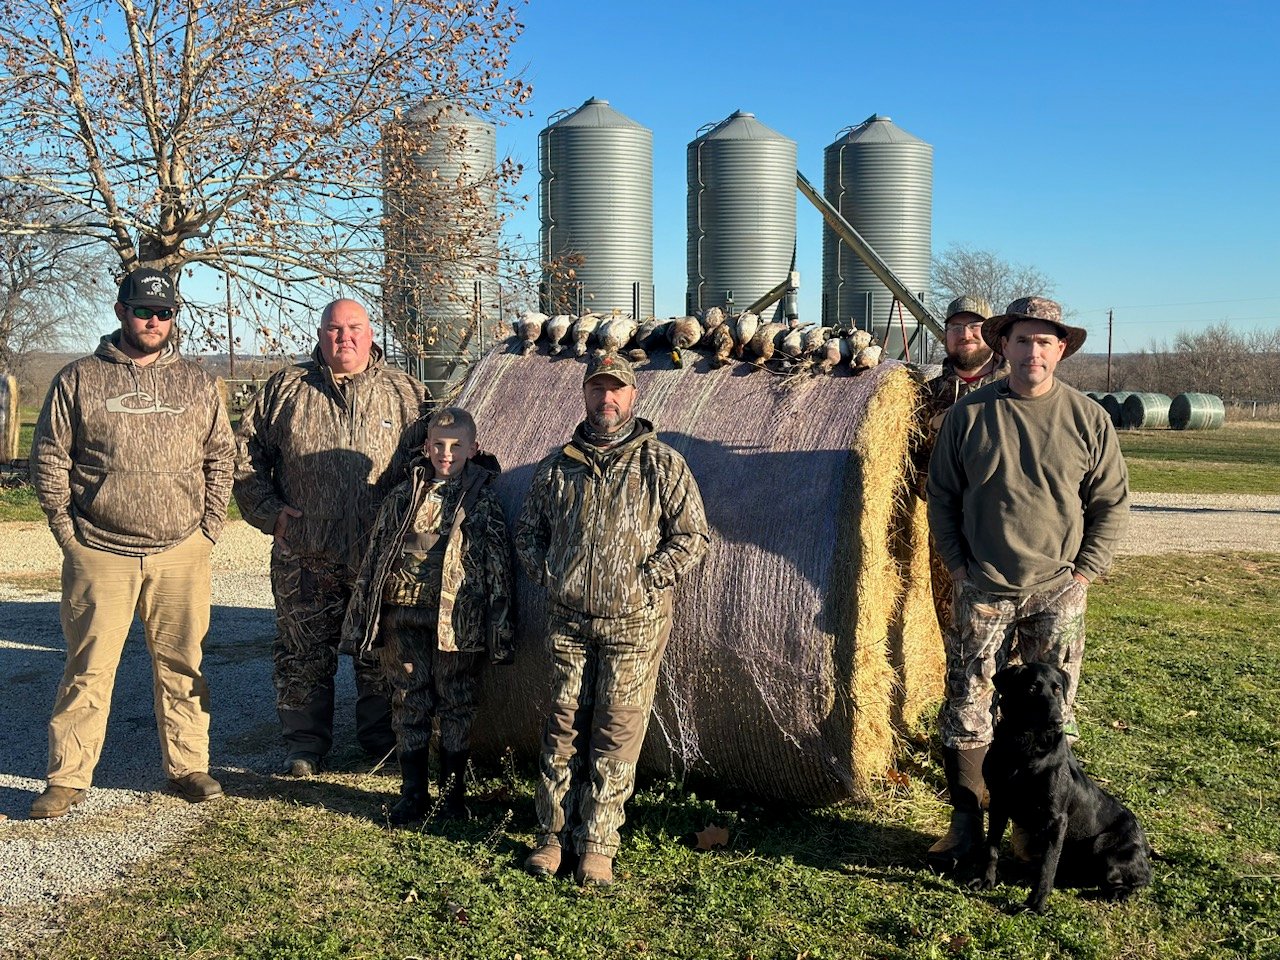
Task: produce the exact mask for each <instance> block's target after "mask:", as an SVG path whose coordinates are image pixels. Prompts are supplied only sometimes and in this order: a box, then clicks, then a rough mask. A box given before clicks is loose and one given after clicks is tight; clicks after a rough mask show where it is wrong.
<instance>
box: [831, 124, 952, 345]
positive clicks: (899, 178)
mask: <svg viewBox="0 0 1280 960" xmlns="http://www.w3.org/2000/svg"><path fill="white" fill-rule="evenodd" d="M823 161H824V162H823V168H824V170H823V173H824V186H823V192H824V194H825V195H826V198H827V200H828V201H829V202H830V203H831V204H832V205H833V206H834V207H835V208H836V209H837V210H839V211H840V214H841V215H842V216H843V217H844V218H845V219H846V220H847V221H849V223H850V224H851V225H852V226H853V228H854V229H855V230H857V231H858V233H859V234H861V235H862V237H863V238H864V239H865V240H866V241H867V243H868V244H870V246H871V248H872V249H873V250H875V252H876V253H877V254H879V255H880V257H881V259H883V260H884V261H885V263H886V264H888V266H889V269H890V270H892V271H893V272H894V273H895V274H896V275H897V276H898V277H899V278H900V279H901V280H902V282H903V283H904V284H905V286H906V287H907V289H908V290H911V291H912V292H914V293H915V294H916V295H917V296H919V297H920V298H921V299H922V300H926V299H927V291H928V290H929V275H930V260H931V257H932V253H933V244H932V236H931V235H932V229H933V147H932V146H930V145H929V144H927V143H925V142H924V141H923V140H920V139H919V138H917V137H913V136H912V135H911V134H909V133H907V132H906V131H905V130H903V129H902V128H901V127H898V126H896V125H895V124H894V123H893V121H892V120H890V119H889V118H888V117H882V116H879V115H876V114H873V115H872V116H870V117H868V118H867V119H866V120H864V121H863V122H862V123H860V124H858V125H857V126H856V127H847V128H846V129H845V130H843V131H841V133H840V136H839V138H838V139H837V140H836V142H835V143H833V144H831V145H830V146H828V147H827V148H826V150H825V151H823ZM822 322H823V323H824V324H826V325H829V326H840V327H847V326H855V327H858V328H860V329H863V330H871V331H872V332H873V333H874V334H875V335H876V338H877V339H878V340H880V341H881V342H882V343H883V344H884V345H885V354H886V355H887V356H890V357H897V358H899V359H905V358H906V357H907V356H908V354H909V355H910V358H911V359H912V360H919V359H920V358H921V356H922V355H923V352H924V351H923V347H924V338H925V336H926V335H927V331H926V330H925V328H923V327H921V326H919V325H918V324H917V322H916V321H915V319H914V318H913V317H912V316H911V314H910V313H909V312H908V311H907V309H906V308H905V307H903V308H902V311H901V320H900V319H899V312H898V308H897V306H895V305H894V298H893V294H892V293H890V292H889V290H888V289H887V288H886V287H885V286H884V284H882V283H881V282H880V281H879V280H877V279H876V277H875V275H874V274H873V273H872V272H871V271H870V270H869V269H868V268H867V266H866V265H865V264H864V263H863V262H862V261H861V260H859V259H858V257H857V256H856V255H855V254H854V252H853V251H852V250H850V249H849V247H848V245H847V244H845V243H844V242H843V241H842V240H841V239H840V238H839V237H838V236H836V234H835V232H834V231H833V230H832V229H831V228H830V227H829V226H826V225H824V226H823V228H822Z"/></svg>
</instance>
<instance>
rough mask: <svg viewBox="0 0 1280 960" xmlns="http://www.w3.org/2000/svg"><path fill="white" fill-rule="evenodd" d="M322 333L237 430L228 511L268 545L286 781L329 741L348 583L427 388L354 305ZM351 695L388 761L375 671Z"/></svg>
mask: <svg viewBox="0 0 1280 960" xmlns="http://www.w3.org/2000/svg"><path fill="white" fill-rule="evenodd" d="M318 335H319V341H320V342H319V345H318V346H317V348H316V350H315V352H314V353H313V354H312V357H311V360H310V361H308V362H305V363H299V364H296V365H294V366H292V367H289V368H287V369H285V370H281V371H280V372H279V373H277V374H275V375H274V376H272V377H271V378H270V379H269V380H268V381H267V382H266V384H265V385H264V386H263V388H262V390H260V391H259V392H258V394H257V396H256V397H255V398H254V401H253V404H252V405H251V406H250V408H249V409H248V410H247V411H246V413H245V415H244V418H243V419H242V420H241V422H240V428H239V430H238V432H237V439H238V441H239V456H238V459H237V462H236V474H235V487H234V492H235V497H236V502H237V503H238V504H239V505H240V512H241V514H242V515H243V516H244V518H245V520H246V521H248V522H249V523H251V524H252V525H253V526H255V527H257V528H258V529H259V530H261V531H263V532H264V533H269V534H272V535H273V536H274V538H275V544H274V546H273V547H272V550H271V588H272V591H273V593H274V594H275V601H276V625H277V634H278V635H277V639H276V643H275V650H274V657H275V686H276V708H277V711H278V713H279V715H280V724H281V727H282V731H283V734H284V742H285V748H286V750H287V756H286V758H285V764H284V772H285V773H286V774H289V775H291V776H309V775H310V774H312V773H315V772H316V770H318V769H319V765H320V760H321V758H322V757H324V755H325V754H326V753H328V751H329V748H330V747H331V746H332V744H333V697H334V684H333V678H334V674H335V673H336V672H337V668H338V641H339V637H340V634H341V630H342V620H343V617H344V615H345V613H346V609H347V602H348V600H349V599H350V596H351V583H352V581H353V580H354V579H355V576H356V573H357V571H358V569H359V566H360V561H361V559H362V557H363V554H364V547H365V543H366V542H367V540H368V534H369V530H370V528H371V526H372V524H373V520H374V517H375V516H376V515H377V512H378V507H379V505H380V504H381V503H382V499H383V498H384V497H385V496H386V494H387V493H388V492H389V491H390V490H391V488H392V487H394V486H395V485H396V482H397V481H398V480H399V479H400V477H399V476H397V475H396V473H397V467H398V465H399V464H401V463H404V464H407V463H408V459H409V455H410V454H411V452H412V451H410V450H408V449H406V448H405V447H402V445H401V440H402V434H404V433H405V431H406V427H408V426H409V425H410V424H412V423H413V422H414V421H415V420H416V419H417V418H418V415H419V413H420V412H421V408H422V405H423V403H424V401H425V399H426V391H425V388H424V387H423V386H422V384H421V383H419V382H418V381H417V380H414V379H413V378H412V377H410V376H409V375H408V374H406V373H404V372H403V371H400V370H397V369H395V368H393V367H390V366H387V365H386V364H385V363H384V362H383V357H382V352H381V351H380V350H379V349H378V348H377V346H376V345H375V344H374V343H373V331H372V328H371V327H370V325H369V317H368V314H366V313H365V310H364V308H363V307H361V306H360V304H358V303H356V302H355V301H353V300H335V301H334V302H333V303H331V304H329V305H328V306H327V307H325V309H324V312H323V314H322V315H321V319H320V328H319V330H318ZM393 461H395V465H393ZM400 469H402V468H400ZM356 691H357V702H356V736H357V738H358V739H359V741H360V745H361V746H362V747H364V749H365V750H366V751H368V752H369V753H371V754H373V755H375V756H379V757H381V756H384V755H385V754H386V753H388V752H389V751H390V750H392V749H393V748H394V746H395V736H394V734H393V733H392V731H391V707H390V701H389V699H388V694H389V688H388V686H387V683H386V680H385V679H384V678H383V676H382V671H381V669H380V667H379V666H378V664H377V663H376V662H371V661H362V660H357V661H356Z"/></svg>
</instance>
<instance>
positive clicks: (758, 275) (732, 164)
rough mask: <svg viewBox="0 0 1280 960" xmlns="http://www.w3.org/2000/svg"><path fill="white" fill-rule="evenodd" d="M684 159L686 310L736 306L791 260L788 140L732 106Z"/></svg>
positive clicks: (775, 279) (792, 155)
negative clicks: (686, 184) (686, 187)
mask: <svg viewBox="0 0 1280 960" xmlns="http://www.w3.org/2000/svg"><path fill="white" fill-rule="evenodd" d="M704 129H705V128H704ZM687 160H688V178H689V203H688V226H689V241H688V243H689V246H688V258H687V259H688V266H689V271H688V272H689V281H688V287H687V292H686V294H685V310H686V312H688V313H691V314H692V313H697V312H699V311H703V310H706V309H708V308H709V307H725V306H728V305H730V304H731V305H732V308H733V310H732V311H731V312H733V311H740V310H742V309H744V308H745V307H747V306H748V305H750V304H751V303H752V302H753V301H755V300H757V299H759V298H760V297H762V296H763V295H764V294H766V293H768V292H769V291H770V290H772V289H773V288H774V287H776V286H777V285H778V284H779V283H782V282H783V281H784V280H786V279H787V276H788V273H789V271H790V270H791V268H792V265H793V263H794V261H795V250H796V144H795V141H794V140H789V139H787V138H786V137H784V136H782V135H781V134H780V133H777V132H775V131H773V130H770V129H769V128H768V127H766V126H765V125H764V124H763V123H761V122H760V121H759V120H757V119H756V118H755V116H754V115H753V114H750V113H743V112H742V111H741V110H739V111H738V112H736V113H733V114H731V115H730V116H728V117H726V118H725V119H724V120H722V121H720V122H719V123H717V124H715V125H714V126H713V127H711V128H710V129H708V130H707V132H706V133H703V134H701V135H700V136H699V137H698V138H697V139H696V140H694V141H693V142H692V143H690V144H689V147H688V156H687ZM782 310H783V306H782V304H779V305H778V306H777V307H776V308H774V311H773V315H774V316H776V315H779V314H781V312H782ZM769 319H773V316H771V317H769Z"/></svg>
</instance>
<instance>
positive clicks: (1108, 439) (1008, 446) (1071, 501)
mask: <svg viewBox="0 0 1280 960" xmlns="http://www.w3.org/2000/svg"><path fill="white" fill-rule="evenodd" d="M928 494H929V528H930V530H931V531H932V533H933V537H934V540H935V541H936V543H937V546H938V552H939V553H940V554H941V556H942V558H943V560H944V561H945V562H946V565H947V569H948V570H953V571H954V570H956V569H957V568H959V567H962V566H963V567H967V568H968V572H969V578H970V579H971V580H972V581H973V583H974V585H975V586H976V587H978V589H980V590H983V591H985V592H987V593H992V594H997V595H1003V596H1026V595H1028V594H1031V593H1036V592H1039V591H1042V590H1049V589H1052V588H1053V587H1055V586H1061V585H1064V584H1065V583H1066V581H1067V580H1068V579H1069V578H1070V577H1071V575H1072V574H1073V573H1079V574H1081V575H1082V576H1084V577H1085V578H1087V579H1088V580H1090V581H1092V580H1093V579H1094V578H1096V577H1097V576H1099V575H1100V574H1103V573H1105V572H1106V571H1107V569H1108V568H1109V567H1110V566H1111V559H1112V557H1113V555H1114V553H1115V547H1116V543H1117V542H1118V541H1119V539H1120V537H1121V535H1122V534H1123V532H1124V527H1125V524H1126V523H1127V522H1128V517H1129V472H1128V470H1127V468H1126V467H1125V462H1124V457H1123V456H1122V455H1121V453H1120V444H1119V441H1118V440H1117V439H1116V433H1115V430H1114V428H1113V427H1112V425H1111V418H1110V417H1108V416H1107V414H1106V411H1104V410H1103V409H1102V407H1101V406H1100V405H1099V404H1097V403H1096V402H1094V401H1093V400H1090V399H1089V398H1088V397H1086V396H1084V394H1082V393H1080V392H1079V391H1077V390H1074V389H1072V388H1071V387H1069V386H1067V385H1066V384H1065V383H1062V382H1061V381H1055V382H1054V385H1053V387H1052V388H1051V389H1050V390H1049V392H1048V393H1046V394H1045V395H1044V396H1041V397H1034V398H1030V397H1021V396H1019V395H1018V394H1016V393H1014V392H1013V391H1012V390H1010V388H1009V383H1008V381H1007V380H999V381H997V382H995V383H992V384H988V385H987V386H985V387H983V388H981V389H980V390H976V391H974V392H973V393H971V394H969V395H968V396H967V397H964V398H963V399H961V400H960V402H959V403H957V404H956V405H955V406H954V407H953V408H952V409H951V413H950V414H948V416H947V418H946V420H945V421H944V422H943V424H942V429H941V430H940V432H939V434H938V442H937V444H936V446H935V447H934V451H933V458H932V460H931V461H930V464H929V484H928Z"/></svg>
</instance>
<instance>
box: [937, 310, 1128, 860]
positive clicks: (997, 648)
mask: <svg viewBox="0 0 1280 960" xmlns="http://www.w3.org/2000/svg"><path fill="white" fill-rule="evenodd" d="M982 333H983V339H984V340H985V341H986V343H987V346H989V347H990V348H991V349H992V350H994V351H995V352H997V353H999V354H1001V355H1003V356H1004V357H1005V359H1006V360H1007V361H1008V364H1009V375H1008V377H1007V378H1005V379H1002V380H997V381H995V382H994V383H990V384H988V385H987V386H985V387H982V388H980V389H978V390H975V391H973V392H972V393H970V394H969V395H968V396H966V397H964V398H963V399H962V400H960V402H959V403H957V404H956V405H955V406H954V407H953V408H952V409H951V412H950V413H948V414H947V417H946V419H945V420H944V421H943V423H942V427H941V429H940V430H939V433H938V441H937V445H936V446H935V447H934V451H933V458H932V460H931V461H930V464H929V484H928V497H929V528H930V530H931V532H932V533H933V537H934V540H935V541H936V543H937V548H938V552H939V553H940V554H941V556H942V559H943V561H944V562H945V563H946V566H947V569H948V570H949V571H950V575H951V579H952V582H953V615H952V624H951V626H950V628H949V629H948V630H947V631H946V634H945V637H944V643H945V648H946V657H947V675H946V691H945V696H946V699H945V702H944V704H943V708H942V713H941V717H940V726H941V733H942V745H943V764H944V768H945V770H946V775H947V787H948V791H949V793H950V796H951V804H952V808H953V812H952V817H951V827H950V829H949V830H948V832H947V835H946V836H945V837H943V838H942V839H941V840H940V841H939V842H938V843H936V844H934V846H933V847H932V848H931V849H930V850H929V863H930V865H931V866H933V867H935V868H936V869H940V870H950V869H954V867H955V866H957V865H958V864H959V863H960V862H962V861H963V860H964V859H965V857H966V856H967V855H968V854H969V852H970V851H971V850H972V849H973V848H974V845H975V844H977V843H979V842H980V841H981V839H982V827H983V816H982V807H981V803H982V798H983V796H984V794H985V792H986V786H985V783H984V782H983V778H982V760H983V758H984V757H985V756H986V752H987V746H988V744H990V742H991V735H992V722H993V714H994V707H995V704H994V688H993V685H992V677H993V676H994V675H995V674H996V672H997V671H999V670H1000V669H1001V668H1003V667H1004V666H1005V665H1006V664H1007V663H1009V662H1010V661H1012V660H1015V659H1018V660H1021V661H1022V662H1023V663H1037V662H1038V663H1050V664H1053V665H1054V666H1056V667H1059V668H1061V669H1062V670H1063V671H1064V672H1065V673H1066V675H1067V677H1068V679H1069V689H1068V690H1066V691H1065V699H1066V702H1067V710H1066V711H1065V720H1066V725H1067V731H1068V733H1069V734H1071V735H1076V734H1077V733H1078V731H1077V729H1076V727H1075V722H1074V717H1073V715H1072V714H1071V704H1072V703H1073V702H1074V700H1075V694H1076V687H1077V685H1078V682H1079V678H1080V661H1081V658H1082V656H1083V654H1084V639H1085V637H1084V614H1085V599H1086V588H1087V586H1088V584H1089V583H1090V582H1091V581H1092V580H1093V579H1095V578H1096V577H1098V576H1099V575H1101V574H1102V573H1105V572H1106V570H1107V569H1108V568H1109V567H1110V565H1111V559H1112V556H1113V555H1114V553H1115V547H1116V543H1117V542H1118V541H1119V539H1120V536H1121V534H1122V533H1123V530H1124V525H1125V523H1126V521H1127V518H1128V512H1129V482H1128V473H1127V471H1126V469H1125V464H1124V458H1123V457H1122V456H1121V455H1120V447H1119V444H1118V442H1117V440H1116V435H1115V430H1114V429H1113V427H1112V425H1111V418H1110V417H1108V416H1107V414H1106V412H1105V411H1104V410H1103V409H1102V407H1100V406H1099V405H1098V404H1096V403H1094V402H1093V401H1092V400H1090V399H1089V398H1088V397H1086V396H1084V395H1083V394H1081V393H1079V392H1078V391H1076V390H1074V389H1072V388H1071V387H1069V386H1068V385H1067V384H1065V383H1062V382H1061V381H1059V380H1057V379H1056V378H1055V376H1054V371H1055V370H1056V369H1057V366H1058V363H1059V362H1060V361H1061V360H1062V359H1063V358H1065V357H1067V356H1070V355H1071V354H1072V353H1074V352H1075V351H1076V350H1078V349H1079V348H1080V346H1081V344H1083V343H1084V339H1085V331H1084V330H1082V329H1080V328H1079V327H1072V326H1069V325H1068V324H1066V323H1064V322H1063V320H1062V310H1061V308H1060V307H1059V306H1058V304H1057V303H1055V302H1054V301H1052V300H1048V299H1046V298H1044V297H1023V298H1022V299H1019V300H1015V301H1013V303H1011V304H1009V306H1008V308H1007V309H1006V310H1005V312H1004V313H1003V314H1001V315H1000V316H998V317H992V318H991V319H989V320H987V321H986V322H985V323H984V324H983V328H982Z"/></svg>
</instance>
